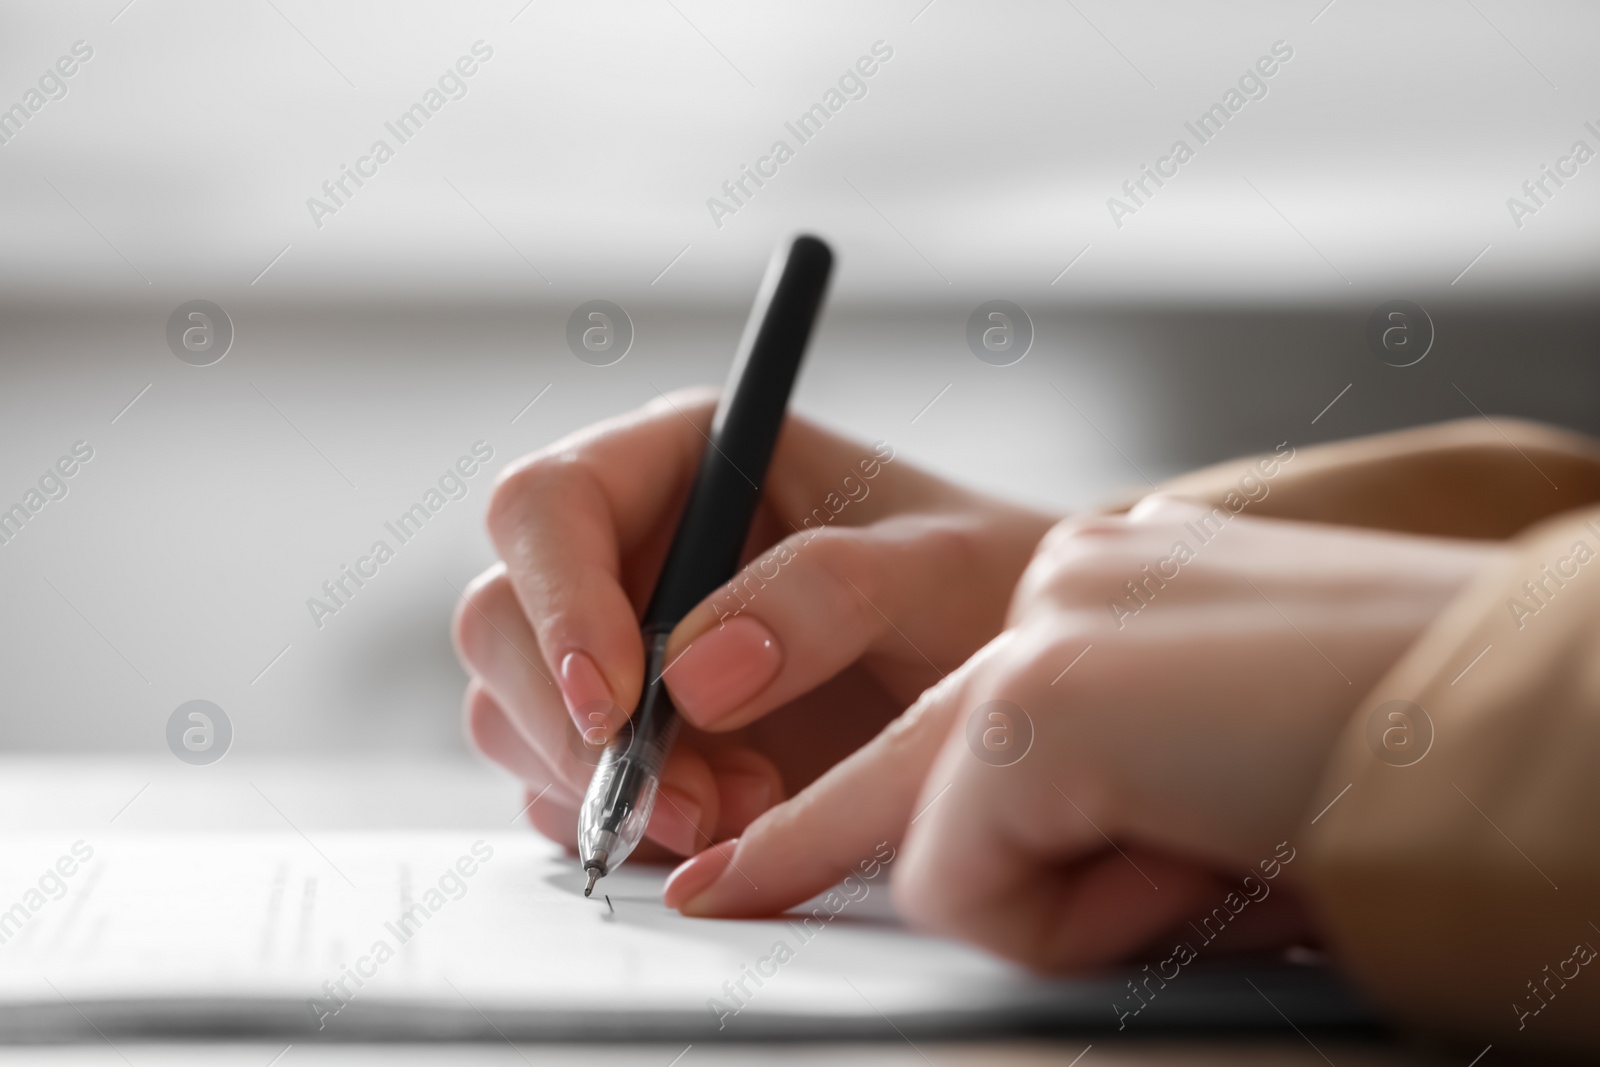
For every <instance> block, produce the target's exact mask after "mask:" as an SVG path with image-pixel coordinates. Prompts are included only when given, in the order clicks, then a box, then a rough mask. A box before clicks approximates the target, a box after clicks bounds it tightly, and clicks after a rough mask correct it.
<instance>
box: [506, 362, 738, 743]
mask: <svg viewBox="0 0 1600 1067" xmlns="http://www.w3.org/2000/svg"><path fill="white" fill-rule="evenodd" d="M715 404H716V392H715V390H712V389H697V390H685V391H681V392H678V393H675V394H673V395H671V396H663V397H661V398H660V399H659V400H656V401H652V402H651V403H649V404H647V405H645V406H644V407H643V408H641V409H640V410H638V411H636V412H633V413H630V414H628V415H625V416H622V417H620V418H616V419H610V420H607V421H605V422H602V423H599V424H597V425H595V426H592V427H589V428H588V429H585V430H583V431H580V432H579V433H577V434H574V435H572V436H570V437H566V438H563V439H562V440H560V441H557V442H556V443H555V444H553V445H551V446H550V447H548V448H546V449H544V450H542V451H540V452H536V453H534V454H533V455H531V456H528V457H526V458H525V459H523V460H521V461H519V462H518V463H516V464H514V465H513V466H511V467H509V468H507V469H506V470H505V471H504V472H503V473H502V474H501V475H500V479H499V481H498V483H497V484H496V486H495V490H494V495H493V497H492V498H491V500H490V503H489V514H488V527H489V536H490V538H491V539H492V540H493V541H494V544H495V548H496V549H497V550H498V551H499V553H500V557H501V558H502V559H504V560H505V561H506V572H507V575H508V577H509V578H510V579H511V584H512V588H513V589H514V590H515V592H516V596H517V601H518V603H520V604H521V606H522V610H523V612H524V613H525V614H526V615H527V617H528V621H529V622H530V624H531V625H532V626H533V629H534V632H535V633H536V634H537V636H538V639H539V648H540V649H541V650H542V652H543V653H544V656H545V659H546V661H547V662H548V663H549V665H550V669H551V672H552V673H553V674H554V676H555V678H556V682H557V684H558V685H559V686H560V689H561V694H562V697H563V699H564V700H565V702H566V704H567V707H568V709H569V710H570V711H572V713H573V714H574V715H575V716H576V715H578V713H579V711H578V709H580V708H586V709H587V710H590V711H592V710H593V709H594V707H595V705H596V704H597V703H598V702H600V701H605V702H607V703H609V704H611V705H615V706H616V707H618V708H621V709H623V710H622V712H621V713H622V714H626V713H627V711H626V709H629V708H632V707H633V706H634V704H635V703H636V702H637V701H638V697H639V693H640V691H641V689H642V685H643V680H644V647H643V644H642V643H641V641H640V637H639V614H638V610H637V608H636V606H635V603H634V601H635V599H642V597H643V596H644V595H646V594H647V592H648V583H649V581H650V579H651V578H653V576H654V572H655V570H656V569H658V568H659V567H660V564H661V559H662V557H663V556H664V555H665V553H666V548H667V542H668V539H669V538H670V535H671V530H672V526H671V523H670V522H668V521H667V520H668V519H669V518H670V516H671V514H672V513H674V512H675V511H676V509H677V508H678V507H679V506H680V505H679V502H680V501H681V500H682V499H683V497H684V495H685V493H686V492H687V488H688V485H689V482H690V479H691V478H693V476H694V471H695V468H696V466H697V464H698V463H699V459H700V454H701V451H702V449H703V448H704V445H705V436H704V435H705V432H706V429H707V427H708V426H709V425H710V422H711V413H712V409H713V408H714V406H715ZM610 725H611V726H615V725H617V724H616V723H611V724H610Z"/></svg>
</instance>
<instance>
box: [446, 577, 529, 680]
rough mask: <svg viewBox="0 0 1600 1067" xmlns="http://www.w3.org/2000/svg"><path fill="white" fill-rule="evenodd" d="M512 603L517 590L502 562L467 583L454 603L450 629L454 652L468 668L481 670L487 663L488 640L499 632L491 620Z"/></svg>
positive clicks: (514, 601)
mask: <svg viewBox="0 0 1600 1067" xmlns="http://www.w3.org/2000/svg"><path fill="white" fill-rule="evenodd" d="M515 603H516V594H515V592H514V591H513V590H512V588H511V579H510V578H508V577H507V576H506V572H505V567H504V565H497V566H495V567H493V568H491V569H490V570H489V571H487V572H485V573H484V574H483V575H482V576H481V577H480V578H479V579H478V580H477V581H476V582H474V583H473V584H472V585H471V586H470V587H468V589H467V591H466V595H465V596H463V597H462V598H461V602H460V603H459V604H458V605H456V612H455V619H454V621H453V623H452V625H451V631H452V636H453V637H454V640H455V645H456V652H457V654H458V655H459V656H460V658H461V661H462V662H463V663H464V664H466V665H467V666H468V667H469V668H471V669H473V670H474V671H480V672H481V670H482V669H483V668H484V667H485V666H486V665H487V663H488V660H489V658H490V657H489V655H488V648H489V641H490V640H492V639H494V638H495V637H497V636H498V634H496V633H495V632H494V623H493V620H494V619H495V618H496V617H498V616H501V615H504V614H505V612H506V611H507V610H508V609H509V608H511V607H513V606H514V605H515Z"/></svg>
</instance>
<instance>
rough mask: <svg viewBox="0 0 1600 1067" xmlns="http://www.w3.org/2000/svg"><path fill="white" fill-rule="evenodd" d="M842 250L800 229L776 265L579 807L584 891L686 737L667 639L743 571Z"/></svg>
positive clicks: (628, 837)
mask: <svg viewBox="0 0 1600 1067" xmlns="http://www.w3.org/2000/svg"><path fill="white" fill-rule="evenodd" d="M832 269H833V253H832V252H831V251H830V250H829V249H828V246H827V245H825V244H823V243H822V242H821V241H819V240H818V239H817V238H815V237H810V236H806V235H801V236H799V237H796V238H794V240H792V241H791V242H789V244H788V246H787V247H780V248H779V249H778V251H777V253H776V254H774V256H773V257H772V262H771V263H770V264H769V265H768V267H767V273H766V277H764V278H763V279H762V281H761V289H760V291H759V292H758V293H757V294H756V302H755V306H754V307H752V308H751V309H750V319H749V321H748V322H747V323H746V324H745V328H744V336H743V337H742V338H741V339H740V341H739V349H738V352H737V353H736V354H735V355H734V359H733V370H732V371H731V372H730V373H729V375H728V384H727V386H726V387H724V389H723V391H722V399H721V400H720V401H719V402H718V403H717V410H716V414H715V415H714V416H712V419H711V436H710V437H709V438H708V439H707V448H706V450H705V452H704V453H703V454H702V455H701V457H700V469H699V470H698V471H697V472H696V473H695V478H694V485H693V486H692V487H691V488H690V490H689V500H688V503H687V504H686V505H685V506H684V509H683V517H682V518H681V519H679V520H678V530H677V532H676V533H675V534H674V535H673V537H672V547H671V549H670V550H668V552H667V560H666V563H665V564H663V565H662V568H661V576H660V577H659V578H658V579H657V580H656V588H655V592H654V593H653V594H652V595H651V597H650V605H649V607H647V608H646V609H645V612H644V618H643V620H641V622H640V629H641V630H642V631H643V634H644V647H645V683H644V693H643V695H642V696H641V697H640V699H639V706H638V707H637V708H635V709H634V712H633V715H632V716H631V717H630V718H629V719H628V721H627V723H625V724H624V725H623V727H622V728H621V729H620V730H619V731H618V733H617V736H615V737H613V738H611V740H610V742H609V743H608V744H607V745H606V748H605V751H604V752H602V753H601V755H600V764H599V766H597V767H596V768H595V772H594V778H593V779H591V780H590V782H589V791H588V792H587V793H586V794H584V798H583V807H582V808H581V809H580V811H579V813H578V858H579V860H580V861H581V862H582V863H583V869H584V871H585V872H587V874H588V876H589V882H588V884H587V885H586V886H585V887H584V890H583V895H584V896H588V895H589V894H590V893H592V892H594V884H595V882H597V881H599V880H600V879H601V878H604V877H605V876H606V875H607V874H610V873H611V872H612V871H614V870H616V869H617V867H619V866H621V864H622V861H623V860H625V859H627V858H628V854H629V853H631V852H632V851H633V850H634V847H635V846H636V845H638V843H639V841H640V840H641V839H642V838H643V837H644V830H645V827H646V826H647V825H649V823H650V809H651V808H653V807H654V806H655V800H656V790H657V788H658V787H659V785H660V782H661V768H662V767H663V766H664V765H665V764H666V762H667V753H668V752H669V751H671V749H672V741H673V738H674V737H676V736H677V733H678V724H679V720H678V712H677V709H676V708H674V707H673V706H672V698H671V697H670V696H668V694H667V687H666V684H665V683H664V682H663V681H662V680H661V676H662V674H663V672H664V671H665V669H666V667H667V666H668V664H667V663H666V662H665V659H666V649H667V637H668V636H669V635H670V634H671V633H672V628H673V627H674V626H676V625H677V624H678V622H679V620H681V619H682V618H683V617H684V616H685V615H687V614H688V613H689V611H690V610H691V609H692V608H693V607H694V606H695V605H696V604H698V603H700V601H702V600H704V599H705V598H706V597H707V596H709V595H710V594H711V592H712V591H713V590H715V589H716V588H717V586H719V585H721V584H722V583H723V582H725V581H727V580H728V579H729V578H732V577H733V576H734V574H735V573H736V572H737V571H738V569H739V556H740V553H741V552H742V551H743V550H744V543H745V539H746V538H747V537H748V536H749V534H750V521H751V519H753V518H754V517H755V513H756V504H757V503H758V502H759V501H760V499H761V486H762V484H763V483H764V482H765V481H766V477H767V465H768V463H769V462H770V461H771V459H772V449H773V446H774V445H776V444H777V441H778V430H779V429H780V428H781V427H782V426H783V416H784V412H785V410H786V409H787V408H788V406H789V393H790V391H791V390H792V389H793V387H794V380H795V376H796V375H797V374H798V373H799V372H800V360H801V357H802V356H803V355H804V354H805V349H806V341H807V340H808V339H809V338H810V336H811V328H812V326H813V325H814V324H815V323H816V320H817V313H818V312H819V311H820V310H821V308H822V297H823V293H824V291H825V290H826V289H827V286H828V274H829V273H830V272H831V271H832Z"/></svg>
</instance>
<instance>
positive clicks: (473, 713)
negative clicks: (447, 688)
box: [461, 682, 504, 757]
mask: <svg viewBox="0 0 1600 1067" xmlns="http://www.w3.org/2000/svg"><path fill="white" fill-rule="evenodd" d="M461 711H462V721H463V725H464V726H465V727H466V733H467V738H468V740H470V741H471V742H472V744H473V747H475V748H476V749H477V750H478V751H479V752H482V753H483V754H484V755H486V756H491V757H492V756H493V753H494V751H495V749H496V747H497V745H496V738H497V736H498V733H499V730H500V727H501V722H502V720H503V719H504V716H503V715H502V714H501V711H500V708H499V707H498V706H497V705H496V704H495V702H494V700H493V699H492V698H490V696H489V694H488V693H487V692H485V691H484V689H483V687H482V686H481V685H479V684H478V683H476V682H474V683H472V684H470V685H468V686H467V693H466V698H465V699H464V700H463V701H462V702H461Z"/></svg>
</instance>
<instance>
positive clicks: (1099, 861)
mask: <svg viewBox="0 0 1600 1067" xmlns="http://www.w3.org/2000/svg"><path fill="white" fill-rule="evenodd" d="M1503 552H1504V550H1503V549H1502V548H1501V547H1499V546H1498V545H1496V544H1494V543H1490V542H1474V541H1460V540H1446V539H1440V538H1424V537H1415V536H1409V535H1399V534H1388V533H1381V532H1375V531H1370V530H1358V529H1354V528H1345V527H1335V526H1325V525H1314V524H1310V523H1300V522H1289V521H1282V520H1272V519H1255V518H1250V517H1248V516H1246V515H1234V514H1230V513H1229V512H1228V511H1226V510H1223V509H1220V508H1219V509H1215V510H1213V509H1210V508H1206V507H1202V506H1200V505H1197V504H1193V503H1189V502H1185V501H1180V500H1176V499H1173V498H1163V497H1152V498H1149V499H1147V500H1146V501H1144V502H1143V503H1142V504H1141V505H1140V506H1139V507H1137V508H1135V509H1134V510H1133V511H1132V512H1131V513H1129V514H1128V515H1127V516H1126V517H1111V516H1087V517H1078V518H1073V519H1069V520H1066V521H1064V522H1062V523H1060V524H1059V525H1057V526H1056V527H1055V528H1054V529H1053V530H1052V531H1051V532H1050V534H1049V535H1047V536H1046V537H1045V539H1044V540H1043V542H1041V544H1040V546H1039V548H1038V550H1037V552H1036V553H1035V555H1034V559H1033V562H1032V563H1031V564H1030V566H1029V568H1028V570H1027V571H1026V573H1025V574H1024V575H1023V578H1022V581H1021V582H1020V584H1019V586H1018V588H1017V592H1016V595H1015V597H1014V599H1013V602H1012V607H1011V611H1010V614H1009V618H1008V623H1007V628H1006V629H1005V630H1004V631H1003V632H1002V633H1001V634H1000V636H999V637H997V638H996V639H994V640H993V641H992V642H990V643H989V644H988V645H987V646H985V647H984V648H983V649H982V650H981V651H979V652H978V653H977V654H976V655H975V656H973V657H972V658H971V659H970V660H969V661H967V662H966V663H965V664H964V665H963V666H961V667H960V668H959V669H958V670H956V671H954V672H952V673H951V674H950V675H949V676H947V677H946V678H944V680H943V681H941V682H939V683H938V684H937V685H935V686H934V687H933V688H931V689H929V690H927V691H926V692H924V693H923V694H922V696H921V698H920V699H918V700H917V701H916V703H915V704H913V705H912V706H911V707H910V708H909V709H908V710H907V711H906V712H905V713H904V714H903V715H902V716H901V717H900V718H899V719H897V720H896V721H895V722H893V723H892V724H891V725H890V726H889V727H887V728H886V729H885V730H884V731H883V732H882V733H881V734H879V735H878V736H877V737H876V738H875V739H874V740H873V741H871V742H870V743H869V744H867V745H866V746H864V747H863V748H861V749H859V750H858V751H856V752H855V753H854V754H853V755H852V756H851V757H849V758H848V759H846V760H844V761H843V762H841V763H839V764H838V765H836V766H835V767H834V768H833V769H832V770H831V771H829V772H828V773H827V774H825V775H824V776H823V777H822V778H820V779H819V780H818V781H816V782H815V783H813V784H812V785H811V786H810V787H809V788H807V789H806V790H804V791H802V792H801V793H800V794H798V795H797V796H795V797H794V798H792V799H791V800H789V801H787V802H785V803H783V804H781V805H779V806H778V807H776V808H774V809H772V810H771V811H768V812H767V813H766V814H765V815H763V816H761V817H760V818H759V819H757V820H755V822H753V823H752V824H751V825H750V826H749V827H748V828H747V829H746V831H745V832H744V833H743V834H742V835H741V836H740V837H739V838H738V839H737V841H736V842H732V843H725V844H723V845H721V846H719V847H718V848H715V849H711V850H707V851H706V852H703V853H701V854H700V855H699V856H696V857H695V858H694V859H692V860H690V861H689V862H688V863H686V864H684V865H683V866H682V867H680V868H679V869H678V871H676V872H675V873H674V875H673V877H672V879H671V880H670V881H669V883H668V886H667V890H666V896H667V902H668V903H669V904H670V905H672V906H675V907H678V908H680V909H681V910H683V911H684V912H685V913H687V914H691V915H702V916H730V917H731V916H753V915H768V914H774V913H777V912H780V911H782V910H784V909H786V908H788V907H791V906H793V905H794V904H796V903H799V902H800V901H803V900H806V899H807V898H809V897H811V896H813V895H815V894H816V893H818V892H821V891H823V890H825V889H827V888H828V887H829V886H831V885H833V884H835V883H836V882H837V881H838V880H839V878H840V877H841V875H843V874H845V873H847V872H850V871H852V870H855V869H857V868H858V867H859V866H860V865H861V864H862V863H863V861H866V860H869V859H871V858H872V857H873V856H874V854H875V850H876V849H877V848H878V846H879V845H880V843H882V842H889V843H891V844H894V845H897V846H899V848H900V854H899V856H898V858H897V859H896V860H895V862H894V863H893V864H892V865H891V871H892V882H893V889H894V898H895V901H896V904H897V906H898V908H899V910H900V911H901V913H902V914H903V915H904V916H905V917H906V918H908V919H909V920H910V921H911V922H913V923H914V924H916V925H919V926H921V927H924V928H926V929H929V930H933V931H936V932H940V933H944V934H949V935H952V936H956V937H960V938H963V939H965V940H968V941H972V942H975V943H977V944H978V945H981V946H983V947H985V948H988V949H990V950H992V951H995V952H997V953H1000V954H1001V955H1004V956H1007V957H1010V958H1013V959H1016V960H1020V961H1022V962H1024V963H1027V964H1029V965H1031V966H1033V967H1035V968H1038V969H1041V970H1068V969H1076V968H1083V967H1090V966H1095V965H1099V964H1102V963H1105V962H1109V961H1112V960H1115V959H1117V958H1119V957H1122V956H1125V955H1127V954H1128V953H1130V952H1133V951H1135V950H1137V949H1139V948H1141V947H1143V946H1145V945H1147V944H1149V943H1150V942H1151V941H1152V940H1153V939H1154V938H1155V937H1156V936H1158V935H1160V934H1162V933H1163V932H1165V931H1166V930H1168V929H1169V928H1171V927H1173V926H1175V925H1177V924H1179V923H1181V922H1183V921H1184V920H1185V919H1188V918H1190V917H1191V916H1193V915H1195V914H1197V913H1200V912H1204V911H1206V910H1208V909H1209V908H1210V907H1211V906H1212V905H1214V904H1216V903H1218V902H1220V900H1221V898H1222V893H1223V892H1225V891H1226V889H1225V888H1223V887H1221V886H1220V885H1219V878H1223V877H1226V876H1228V875H1229V874H1236V872H1241V871H1244V870H1247V869H1252V870H1253V869H1255V868H1256V866H1257V864H1258V863H1259V862H1260V861H1262V860H1268V859H1271V858H1272V857H1273V856H1274V853H1275V850H1276V849H1277V847H1278V844H1279V843H1280V842H1283V841H1285V840H1286V839H1287V838H1289V837H1290V836H1291V834H1292V831H1293V828H1294V827H1295V826H1296V825H1297V823H1298V822H1299V820H1300V819H1301V818H1302V816H1303V814H1304V813H1305V812H1307V810H1308V808H1309V806H1310V805H1311V804H1312V803H1313V801H1314V800H1323V799H1326V798H1322V797H1320V796H1317V797H1313V796H1312V792H1313V790H1314V789H1315V788H1316V786H1317V784H1318V782H1319V779H1320V776H1321V770H1322V767H1323V763H1324V760H1325V757H1326V755H1327V753H1328V752H1329V750H1330V747H1331V746H1332V744H1333V741H1334V738H1335V736H1336V735H1337V734H1338V733H1339V732H1340V731H1341V730H1342V729H1343V728H1344V726H1345V723H1346V721H1347V719H1348V718H1349V716H1350V715H1351V713H1352V712H1353V710H1354V709H1355V708H1356V706H1357V705H1358V704H1359V703H1360V702H1361V701H1362V700H1363V699H1364V698H1365V697H1366V696H1367V695H1368V693H1369V692H1370V691H1371V690H1372V689H1373V687H1374V686H1375V685H1376V684H1377V683H1378V682H1379V680H1380V679H1381V678H1382V677H1383V675H1384V674H1385V672H1386V671H1387V670H1388V669H1389V667H1390V666H1391V665H1392V664H1394V663H1395V661H1396V660H1397V659H1398V658H1399V657H1400V656H1401V654H1402V653H1404V652H1405V650H1406V649H1407V648H1408V647H1409V646H1410V645H1411V643H1412V642H1413V641H1414V640H1415V639H1416V637H1417V636H1418V635H1419V633H1420V632H1421V631H1422V630H1423V628H1424V627H1426V626H1427V625H1428V624H1429V622H1430V621H1431V620H1432V619H1433V618H1434V617H1435V616H1436V615H1437V614H1438V613H1439V612H1440V610H1441V609H1442V608H1443V607H1444V606H1445V604H1446V603H1447V602H1448V601H1449V600H1450V599H1451V598H1452V597H1454V596H1455V595H1456V593H1457V592H1458V590H1460V589H1461V587H1462V586H1463V584H1464V583H1466V582H1467V580H1468V579H1469V578H1471V577H1472V576H1473V575H1474V574H1475V573H1477V572H1478V571H1479V570H1480V569H1481V568H1483V567H1485V566H1487V565H1489V564H1491V563H1492V562H1494V561H1496V560H1498V559H1500V558H1501V557H1502V556H1503ZM997 716H999V717H997ZM1008 732H1009V733H1008ZM1030 738H1031V740H1030ZM1290 847H1291V848H1292V845H1291V846H1290ZM757 886H759V887H760V888H759V889H758V888H756V887H757ZM1263 910H1264V909H1263Z"/></svg>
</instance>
